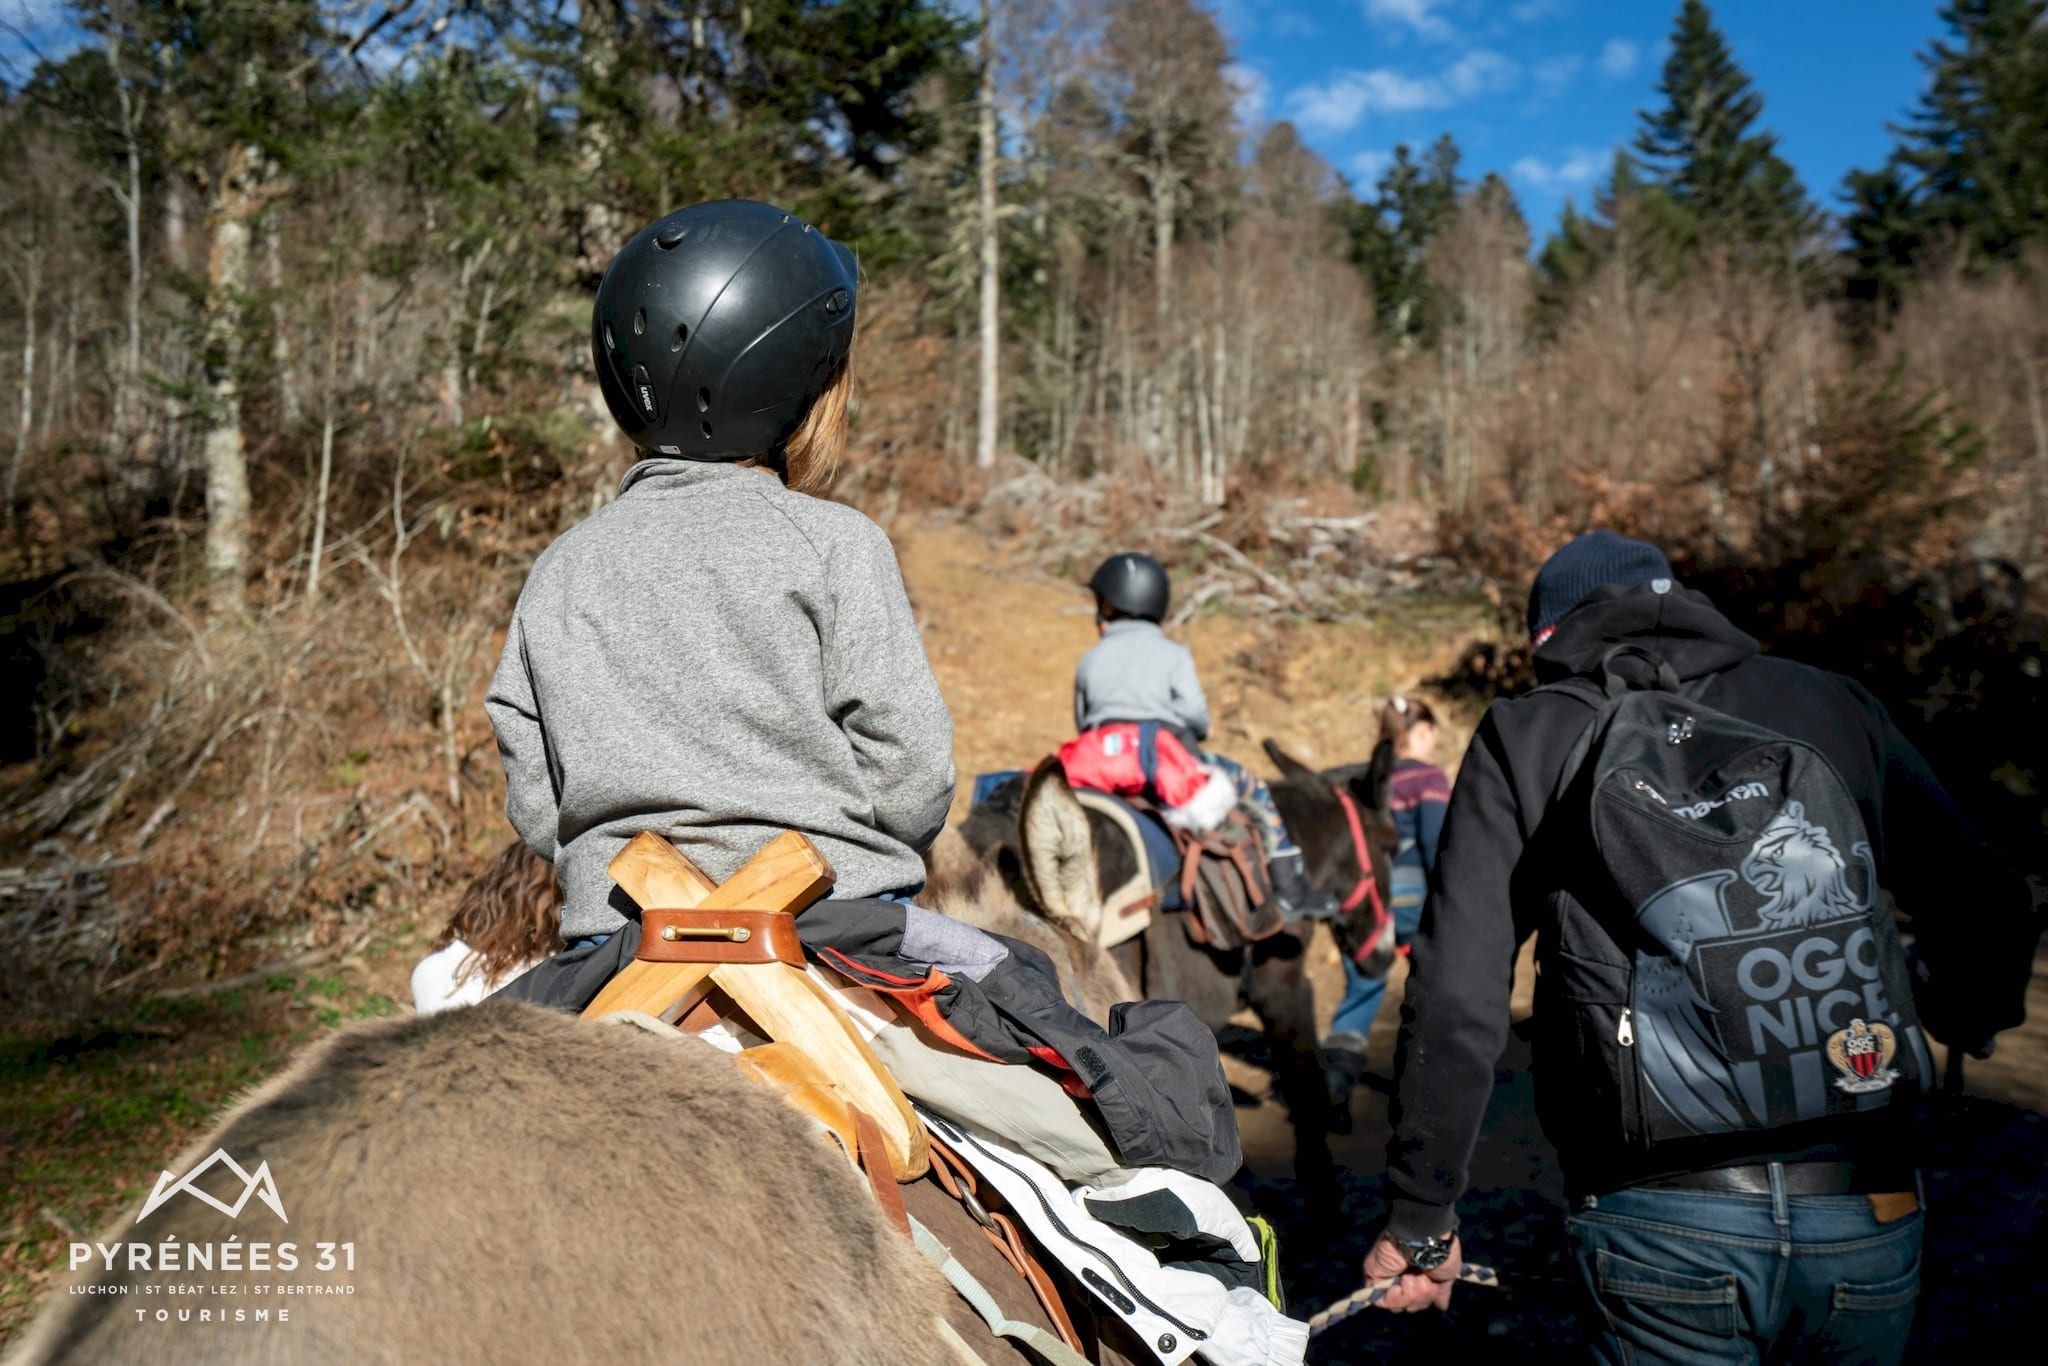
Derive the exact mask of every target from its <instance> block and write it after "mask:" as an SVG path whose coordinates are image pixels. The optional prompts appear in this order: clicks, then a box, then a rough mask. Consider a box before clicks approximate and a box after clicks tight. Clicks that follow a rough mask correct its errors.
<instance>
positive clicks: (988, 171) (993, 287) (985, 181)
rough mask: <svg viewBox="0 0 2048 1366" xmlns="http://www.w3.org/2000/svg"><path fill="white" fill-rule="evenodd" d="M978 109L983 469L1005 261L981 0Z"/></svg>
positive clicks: (986, 16) (992, 75) (992, 415)
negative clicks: (999, 291)
mask: <svg viewBox="0 0 2048 1366" xmlns="http://www.w3.org/2000/svg"><path fill="white" fill-rule="evenodd" d="M979 105H980V107H979V109H978V110H977V111H976V114H977V120H976V121H977V123H978V125H979V132H980V142H981V196H980V204H981V224H980V231H981V289H980V295H981V391H980V398H979V402H978V403H977V404H976V408H975V421H974V463H975V464H977V465H979V466H982V467H983V468H984V469H985V468H987V467H989V466H991V465H993V464H995V463H996V423H997V420H998V418H999V416H1000V412H999V407H998V402H999V397H1000V395H999V393H998V387H997V386H998V378H999V376H998V367H999V366H1000V364H1001V356H1000V344H1001V334H1000V332H999V321H1000V307H1001V305H1000V301H999V300H998V298H997V288H998V283H999V275H998V269H999V267H1000V265H1001V258H1000V254H999V253H1000V247H999V245H998V242H997V226H998V225H997V217H998V215H997V205H996V159H997V155H998V153H999V151H1000V146H999V141H1000V139H999V129H998V127H997V122H996V22H995V11H994V6H993V5H992V4H991V3H990V0H981V91H980V100H979Z"/></svg>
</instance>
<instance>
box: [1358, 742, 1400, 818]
mask: <svg viewBox="0 0 2048 1366" xmlns="http://www.w3.org/2000/svg"><path fill="white" fill-rule="evenodd" d="M1393 784H1394V744H1393V741H1391V740H1382V741H1380V742H1379V744H1377V745H1375V746H1373V751H1372V763H1371V764H1370V765H1368V766H1367V768H1366V771H1365V772H1363V773H1360V774H1357V775H1355V776H1354V777H1353V778H1352V779H1351V795H1352V796H1354V797H1356V798H1357V799H1358V802H1359V805H1361V806H1369V807H1371V808H1372V809H1373V810H1375V811H1384V810H1386V809H1387V792H1388V789H1390V788H1391V787H1392V786H1393Z"/></svg>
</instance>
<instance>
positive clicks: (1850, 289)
mask: <svg viewBox="0 0 2048 1366" xmlns="http://www.w3.org/2000/svg"><path fill="white" fill-rule="evenodd" d="M1843 189H1844V190H1845V191H1846V193H1847V195H1848V199H1849V204H1850V210H1849V214H1848V216H1847V217H1846V218H1845V219H1844V220H1843V222H1842V230H1843V233H1844V234H1845V235H1846V236H1847V238H1848V242H1847V244H1846V245H1845V246H1844V248H1843V255H1844V256H1845V257H1846V258H1847V260H1848V265H1849V274H1848V278H1847V279H1846V280H1844V281H1843V285H1842V293H1843V295H1844V297H1846V298H1847V299H1848V300H1849V301H1850V302H1851V303H1853V304H1856V305H1858V306H1860V307H1871V306H1877V307H1880V308H1882V309H1885V310H1889V309H1891V308H1893V307H1895V306H1896V305H1897V304H1898V301H1899V295H1900V293H1901V292H1902V291H1903V290H1904V288H1905V286H1906V282H1907V281H1908V280H1909V279H1910V278H1911V277H1912V273H1913V265H1914V262H1915V261H1916V260H1918V259H1919V257H1920V256H1921V254H1922V253H1923V252H1924V251H1925V250H1926V247H1927V218H1926V214H1925V211H1924V210H1923V208H1922V206H1921V205H1920V203H1919V202H1918V201H1917V200H1916V199H1915V198H1914V196H1913V190H1912V186H1911V185H1910V184H1909V183H1908V181H1907V178H1906V174H1905V172H1904V170H1903V169H1902V168H1901V166H1900V164H1899V161H1898V159H1897V158H1894V159H1893V160H1891V161H1889V162H1887V163H1886V164H1885V165H1884V166H1883V167H1882V168H1880V169H1878V170H1875V171H1851V172H1849V176H1848V179H1847V181H1846V182H1845V183H1844V185H1843Z"/></svg>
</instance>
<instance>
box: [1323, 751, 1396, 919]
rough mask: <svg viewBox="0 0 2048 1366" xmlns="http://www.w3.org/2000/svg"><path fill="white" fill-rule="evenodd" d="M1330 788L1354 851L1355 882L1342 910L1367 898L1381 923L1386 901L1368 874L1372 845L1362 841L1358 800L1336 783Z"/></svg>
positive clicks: (1383, 917)
mask: <svg viewBox="0 0 2048 1366" xmlns="http://www.w3.org/2000/svg"><path fill="white" fill-rule="evenodd" d="M1330 790H1331V791H1332V792H1335V793H1336V794H1337V804H1338V805H1339V806H1341V807H1343V808H1344V820H1345V822H1346V823H1347V824H1348V825H1350V827H1351V848H1352V851H1353V852H1354V853H1356V854H1357V855H1358V885H1357V886H1355V887H1353V888H1352V889H1351V893H1350V895H1348V896H1346V897H1345V898H1344V910H1345V912H1346V913H1347V914H1349V913H1350V912H1352V911H1355V910H1357V909H1358V908H1359V907H1360V906H1362V905H1364V904H1365V903H1366V902H1367V901H1370V902H1371V903H1372V923H1373V925H1374V926H1375V927H1377V926H1380V925H1384V924H1386V923H1387V903H1386V900H1385V899H1384V898H1383V897H1381V896H1380V882H1379V879H1378V878H1376V877H1374V876H1373V875H1372V847H1371V846H1370V845H1368V844H1367V843H1366V842H1365V822H1364V821H1362V820H1360V819H1359V816H1358V803H1357V802H1356V801H1353V800H1352V797H1351V794H1350V793H1349V792H1346V791H1345V790H1344V789H1343V788H1342V787H1341V786H1339V785H1338V784H1335V783H1332V784H1331V785H1330Z"/></svg>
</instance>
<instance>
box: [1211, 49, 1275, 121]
mask: <svg viewBox="0 0 2048 1366" xmlns="http://www.w3.org/2000/svg"><path fill="white" fill-rule="evenodd" d="M1223 79H1224V80H1225V81H1227V82H1229V83H1230V88H1231V89H1232V90H1233V91H1235V92H1236V98H1235V100H1234V101H1233V105H1234V107H1235V109H1236V111H1237V121H1238V122H1239V123H1241V124H1247V125H1249V124H1254V123H1263V122H1265V119H1266V105H1267V103H1268V101H1270V100H1271V98H1272V94H1273V83H1272V82H1271V81H1269V80H1267V79H1266V73H1265V72H1263V71H1261V70H1259V69H1258V68H1257V67H1255V66H1246V65H1245V64H1244V63H1243V62H1232V63H1231V64H1230V65H1229V66H1226V67H1224V68H1223Z"/></svg>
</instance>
